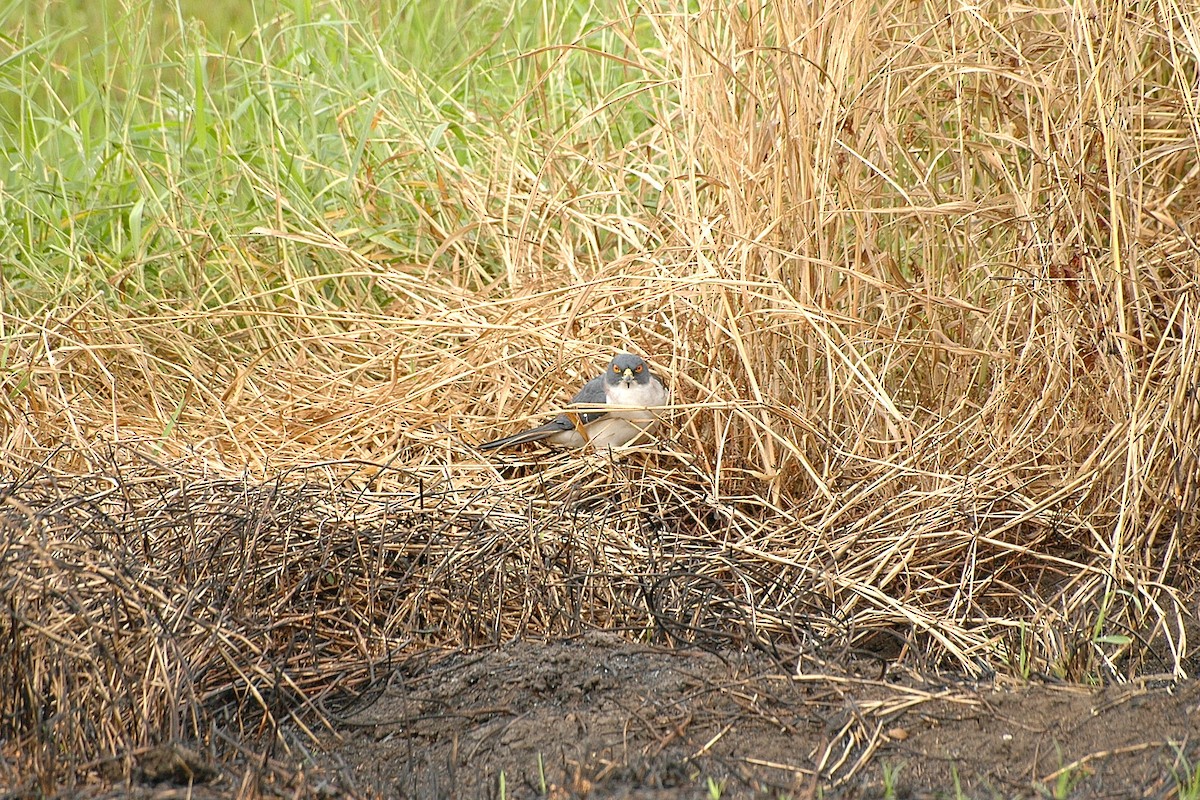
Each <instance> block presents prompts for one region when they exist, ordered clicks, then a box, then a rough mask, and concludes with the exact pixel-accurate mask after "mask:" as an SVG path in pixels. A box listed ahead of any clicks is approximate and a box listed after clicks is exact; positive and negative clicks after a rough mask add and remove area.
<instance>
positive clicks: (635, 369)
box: [633, 364, 642, 374]
mask: <svg viewBox="0 0 1200 800" xmlns="http://www.w3.org/2000/svg"><path fill="white" fill-rule="evenodd" d="M633 371H634V372H636V373H639V374H641V371H642V365H641V364H638V365H637V366H636V367H634V368H633Z"/></svg>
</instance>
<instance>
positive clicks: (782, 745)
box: [309, 633, 1200, 798]
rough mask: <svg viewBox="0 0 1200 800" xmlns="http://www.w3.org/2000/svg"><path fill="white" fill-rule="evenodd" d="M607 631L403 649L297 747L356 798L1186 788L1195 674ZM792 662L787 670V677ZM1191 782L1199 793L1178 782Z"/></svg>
mask: <svg viewBox="0 0 1200 800" xmlns="http://www.w3.org/2000/svg"><path fill="white" fill-rule="evenodd" d="M861 666H862V667H863V669H862V670H861V671H858V672H856V671H855V670H854V669H852V668H851V669H847V668H845V667H844V666H843V667H838V668H835V667H832V666H831V665H824V666H816V665H809V664H805V665H802V668H801V669H800V670H799V671H798V672H797V671H795V670H794V669H792V670H789V669H787V668H786V665H781V664H779V663H777V662H775V661H773V660H772V659H770V658H767V657H766V656H764V655H762V654H757V653H755V654H745V653H736V654H714V653H709V652H703V651H694V650H693V651H682V650H668V649H662V648H657V647H652V646H643V645H639V644H636V643H630V642H629V641H628V640H625V639H621V638H619V637H617V636H615V635H609V634H599V633H597V634H589V635H587V636H583V637H580V638H576V639H573V640H566V641H556V642H549V643H546V642H532V641H525V642H515V643H511V644H508V645H506V646H503V647H501V648H499V649H496V650H489V651H484V652H475V653H470V654H464V653H453V654H442V655H439V656H436V657H433V656H425V657H420V658H416V659H412V660H410V661H408V662H407V663H405V664H403V665H401V667H400V668H399V669H398V670H397V671H396V672H395V673H394V674H393V675H392V676H391V677H390V678H389V679H388V680H387V682H386V684H382V683H381V687H380V689H379V690H378V691H377V692H376V693H375V695H374V696H372V697H370V698H364V699H363V700H362V701H360V702H359V703H358V707H357V708H354V709H348V710H346V711H345V712H343V713H342V714H339V715H336V716H335V718H334V729H335V731H336V734H329V733H326V734H324V735H323V737H322V738H321V743H320V747H318V748H316V749H311V745H309V748H310V751H309V752H310V757H311V758H312V759H313V760H314V761H315V765H314V766H317V765H319V766H318V767H317V769H315V770H314V771H313V772H312V773H310V774H311V775H312V777H313V778H314V779H315V778H316V776H317V775H321V776H323V777H322V778H321V780H322V781H323V783H322V785H323V786H324V791H325V792H326V793H332V794H335V795H336V794H342V793H348V794H352V795H355V796H361V797H412V798H456V797H461V798H477V797H478V798H483V797H508V798H532V797H553V798H567V797H591V798H707V797H715V796H721V797H727V798H730V797H794V798H807V797H827V798H828V797H838V798H842V797H844V798H875V797H885V796H889V795H888V792H889V789H890V790H891V791H892V793H893V796H896V797H901V798H903V797H914V798H920V797H956V796H965V797H982V798H992V797H1004V798H1016V797H1113V798H1128V797H1188V796H1189V795H1188V794H1187V791H1188V789H1189V788H1191V789H1192V790H1193V791H1195V790H1196V789H1197V786H1198V784H1200V779H1198V778H1197V770H1196V767H1195V766H1193V765H1195V764H1197V763H1200V685H1198V684H1197V683H1196V682H1195V681H1190V682H1185V683H1169V682H1158V683H1148V682H1144V681H1143V682H1140V683H1132V684H1127V685H1118V686H1110V687H1106V688H1103V689H1098V690H1089V689H1087V688H1081V687H1068V686H1062V685H1050V684H1046V683H1042V684H1037V683H1034V684H1025V685H1019V686H1018V685H1016V684H1012V685H1001V684H999V683H997V682H994V681H989V682H963V681H961V680H957V681H956V680H949V679H944V678H943V679H938V678H935V677H930V676H925V677H920V676H916V675H911V674H899V673H892V674H883V673H882V670H881V668H880V666H879V664H878V663H868V662H864V663H863V664H862V665H861ZM789 673H791V674H789ZM1190 796H1196V795H1190Z"/></svg>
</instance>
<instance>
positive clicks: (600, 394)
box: [554, 375, 608, 425]
mask: <svg viewBox="0 0 1200 800" xmlns="http://www.w3.org/2000/svg"><path fill="white" fill-rule="evenodd" d="M606 402H608V390H607V388H606V387H605V385H604V376H603V375H597V376H596V377H594V378H592V379H591V380H590V381H588V382H587V383H585V384H584V385H583V388H582V389H580V390H579V391H578V392H576V393H575V396H574V397H572V398H571V401H570V405H573V406H602V405H604V404H605V403H606ZM607 413H608V412H607V411H598V410H595V409H593V410H590V411H580V412H577V413H576V414H575V416H577V417H579V421H580V422H582V423H583V424H584V425H587V424H588V423H589V422H595V421H596V420H598V419H600V418H601V417H603V416H604V415H605V414H607ZM560 419H562V420H566V419H567V416H566V414H559V415H558V416H557V417H555V418H554V421H555V422H558V421H559V420H560Z"/></svg>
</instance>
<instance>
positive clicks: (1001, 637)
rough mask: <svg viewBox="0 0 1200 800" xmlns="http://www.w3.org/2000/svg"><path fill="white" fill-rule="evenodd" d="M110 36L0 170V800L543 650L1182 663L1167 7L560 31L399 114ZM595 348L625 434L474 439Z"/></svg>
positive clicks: (376, 98)
mask: <svg viewBox="0 0 1200 800" xmlns="http://www.w3.org/2000/svg"><path fill="white" fill-rule="evenodd" d="M528 5H529V4H525V5H524V6H521V8H525V6H528ZM131 8H132V11H130V13H131V14H132V15H133V17H134V18H135V19H134V22H133V24H130V25H129V27H128V30H127V31H124V32H123V33H121V32H120V30H121V29H118V33H114V34H113V35H114V36H127V37H131V39H132V40H134V41H136V42H141V43H142V44H144V45H145V47H144V48H142V49H141V50H139V49H138V48H133V51H134V52H141V51H142V50H144V51H145V54H146V63H150V62H152V61H153V59H152V58H151V57H150V56H153V55H155V54H156V53H157V55H159V56H161V57H163V58H166V59H167V60H168V62H169V63H172V64H178V65H180V66H181V68H180V69H179V70H178V74H177V75H175V76H174V78H172V77H171V76H170V75H162V74H160V76H159V77H156V78H152V77H150V76H149V75H148V74H145V73H142V72H139V71H138V70H137V69H136V67H137V64H136V63H134V64H127V65H126V69H127V70H128V71H129V72H130V75H131V76H133V77H132V78H131V80H134V81H141V83H139V84H137V85H136V86H134V87H132V88H133V89H134V91H132V92H131V93H130V94H129V95H120V102H119V103H118V102H117V97H118V96H117V95H116V94H115V90H112V89H108V88H106V90H105V91H106V92H108V93H102V94H101V95H100V97H99V99H97V100H94V101H88V102H84V101H83V100H81V103H82V105H81V106H80V108H79V109H78V112H77V116H78V118H79V119H83V120H87V119H93V118H94V119H102V120H104V121H106V122H107V123H109V124H110V126H111V127H110V128H108V129H107V130H108V133H107V134H105V135H103V136H101V135H98V134H96V132H95V129H94V128H95V126H91V127H89V126H87V125H84V126H83V129H82V130H83V133H79V132H76V134H74V135H73V136H67V135H66V131H67V129H68V128H70V125H69V124H68V123H67V122H62V123H60V124H59V125H58V126H57V127H50V128H47V129H45V130H43V131H42V132H41V135H40V136H35V137H29V138H27V139H23V140H20V141H18V140H17V139H14V138H11V137H9V138H7V139H6V148H7V150H8V152H9V154H10V157H11V158H12V159H13V160H14V162H16V161H20V160H21V159H23V160H24V161H23V162H21V163H24V164H25V165H26V169H27V170H28V174H29V175H32V176H35V178H34V179H31V180H30V181H29V182H28V185H25V184H20V185H17V184H13V183H11V182H6V183H5V185H4V186H3V187H2V188H0V195H2V196H3V199H4V200H5V203H6V207H7V209H8V210H7V211H6V212H5V219H4V224H5V225H6V226H7V231H6V239H7V240H9V241H11V242H13V248H12V250H11V252H10V253H9V254H8V255H6V256H4V257H3V258H4V262H3V272H4V276H3V284H4V285H3V291H2V292H0V294H2V295H3V299H2V300H0V336H2V337H3V339H2V342H0V346H2V348H3V349H2V353H0V356H2V360H3V363H4V364H5V370H6V372H5V377H4V381H3V386H4V392H3V394H2V395H0V421H2V422H0V424H2V429H0V442H2V444H0V447H2V448H3V453H4V457H3V462H4V478H3V485H2V486H0V497H2V498H3V500H4V507H3V508H4V510H3V527H4V540H3V542H2V543H0V586H2V587H3V597H4V600H5V606H6V614H5V615H4V618H3V619H0V640H2V641H3V642H4V645H3V646H2V647H0V653H2V654H3V659H2V663H3V667H0V676H2V679H3V680H2V682H0V685H3V686H7V687H11V688H12V691H10V692H3V693H0V695H2V696H3V698H4V699H3V700H2V701H0V703H2V708H0V712H2V713H0V725H2V726H3V727H2V729H0V730H2V733H0V742H4V743H6V744H5V746H4V750H5V759H6V761H5V762H4V763H5V764H6V765H7V766H5V769H9V770H10V774H9V775H8V776H6V777H7V778H9V779H13V775H14V774H15V773H14V772H13V771H14V770H15V771H17V772H19V771H20V770H18V768H17V767H15V766H12V765H24V766H27V767H32V769H31V770H30V771H28V773H27V774H31V775H36V776H38V781H40V784H39V785H40V786H41V787H42V790H44V791H46V792H49V791H52V789H53V787H54V786H57V785H59V784H61V783H63V782H64V781H66V782H69V781H72V780H76V779H77V778H78V777H79V776H81V775H86V774H90V773H91V772H94V771H95V770H96V769H97V768H98V767H97V765H98V764H100V763H101V762H102V761H103V760H104V759H108V758H118V756H119V754H122V753H126V754H127V753H130V752H134V751H136V750H137V749H138V748H145V747H148V746H150V745H151V744H153V743H154V742H157V741H163V740H175V739H192V740H200V741H204V742H207V743H208V745H209V746H211V747H213V748H216V749H220V747H221V744H220V742H221V741H227V742H236V741H241V740H242V738H244V737H247V736H250V735H251V734H253V735H261V734H263V733H264V732H268V733H270V732H277V731H278V726H279V724H280V723H281V721H283V720H285V719H294V720H297V721H299V722H301V723H303V724H305V725H311V724H316V723H314V720H318V719H319V718H320V704H321V703H322V702H323V701H324V699H325V698H327V697H332V696H333V695H336V694H337V693H338V692H353V691H356V690H358V689H360V688H361V687H363V686H365V685H368V684H369V683H370V681H371V680H372V679H373V678H374V677H375V674H376V671H377V670H379V669H381V668H382V667H381V664H383V663H385V662H386V659H387V658H389V657H393V656H395V655H397V654H399V653H411V652H415V651H418V650H420V649H423V648H430V647H440V646H459V645H466V646H477V645H481V644H485V643H490V642H496V641H502V640H504V639H506V638H509V637H513V636H521V635H556V634H560V633H566V632H570V631H574V630H578V629H581V628H586V627H606V628H616V629H621V630H626V631H629V632H630V635H637V636H657V637H665V638H666V639H667V640H669V641H675V642H693V643H701V644H706V645H707V644H716V643H720V642H725V643H730V644H736V645H754V646H762V647H768V648H771V649H772V650H773V652H777V653H780V654H782V655H783V656H785V657H786V658H792V659H794V662H793V663H797V664H799V663H801V661H802V658H803V657H804V654H810V655H811V654H812V653H813V652H817V651H822V652H824V649H825V648H829V647H849V648H870V649H873V650H875V651H877V652H879V653H881V654H884V655H886V657H888V658H896V659H901V660H904V659H913V660H915V661H917V662H918V663H920V664H922V665H926V666H929V665H936V666H938V667H948V668H954V669H958V670H966V671H968V672H972V673H975V674H979V673H982V672H986V671H989V670H1000V671H1004V672H1009V673H1013V674H1016V675H1021V676H1028V675H1031V674H1034V673H1050V674H1054V675H1057V676H1060V677H1064V678H1068V679H1071V680H1080V681H1097V680H1121V679H1125V678H1127V677H1129V676H1131V675H1133V674H1145V673H1147V672H1152V673H1167V674H1170V675H1173V676H1182V675H1185V674H1188V673H1189V672H1190V671H1191V669H1192V665H1193V664H1194V652H1193V651H1194V648H1193V647H1192V645H1191V643H1190V641H1189V633H1190V632H1191V631H1193V630H1194V602H1195V588H1196V586H1195V583H1196V582H1195V578H1194V575H1195V574H1196V571H1195V567H1196V561H1195V556H1194V555H1193V553H1194V552H1195V550H1196V539H1197V531H1198V530H1200V514H1198V513H1197V504H1196V499H1197V498H1196V493H1197V476H1198V472H1200V468H1198V465H1197V455H1198V445H1197V442H1200V401H1198V399H1197V398H1198V396H1197V387H1198V386H1200V296H1198V293H1197V286H1196V275H1197V274H1198V270H1197V266H1198V264H1200V258H1198V254H1200V248H1198V247H1197V244H1196V242H1195V240H1194V238H1193V236H1192V233H1191V232H1192V231H1193V230H1194V229H1195V223H1196V220H1197V213H1198V212H1197V208H1200V197H1198V194H1200V192H1198V190H1197V188H1196V174H1197V170H1198V169H1200V167H1198V166H1197V158H1196V157H1197V153H1198V152H1200V148H1198V145H1197V141H1198V140H1200V113H1198V112H1197V109H1196V106H1195V91H1194V89H1195V80H1196V74H1197V62H1198V60H1200V43H1197V41H1196V40H1195V37H1194V35H1193V34H1192V31H1194V30H1195V28H1196V22H1197V20H1196V12H1195V11H1194V10H1192V9H1189V8H1186V7H1183V6H1180V5H1177V4H1173V3H1170V2H1157V3H1149V4H1143V5H1141V6H1138V7H1136V8H1133V7H1128V8H1126V7H1118V6H1112V5H1111V4H1101V3H1094V4H1090V5H1089V4H1087V3H1084V4H1075V5H1072V6H1061V7H1059V6H1048V7H1038V6H1021V7H1019V8H1018V7H1015V6H1010V5H1005V4H1002V3H983V4H982V5H976V6H971V7H965V6H964V7H961V8H959V7H954V8H949V9H948V8H946V7H944V6H941V5H938V4H935V3H928V2H916V3H914V2H899V0H897V2H885V3H883V4H882V5H881V4H879V3H870V2H865V0H862V1H860V0H847V2H843V3H839V4H836V5H834V6H828V7H826V6H822V5H821V4H802V3H795V4H772V5H767V6H762V7H755V8H753V9H746V8H742V9H739V10H736V11H734V10H730V9H729V8H727V7H726V6H725V5H724V4H720V3H701V7H700V8H699V10H693V11H690V12H687V13H685V12H684V11H683V10H682V8H678V9H677V8H674V7H672V6H670V5H669V4H661V5H647V6H641V7H637V8H636V9H633V10H628V9H622V8H616V7H612V8H607V7H606V8H601V9H597V8H596V7H595V6H592V5H582V4H581V5H578V6H572V7H571V8H570V10H568V11H563V12H562V13H561V14H558V15H557V16H556V13H557V12H552V11H550V10H548V9H545V8H544V9H543V11H544V12H545V15H544V20H543V21H544V22H545V25H544V30H542V31H541V33H542V35H543V36H544V37H545V39H544V41H542V42H541V43H540V44H538V45H536V46H534V45H527V44H522V45H513V48H514V49H513V50H511V51H505V50H504V49H503V48H504V47H505V46H508V45H507V41H506V40H503V39H502V38H499V37H498V38H497V39H496V40H494V41H493V42H492V47H491V49H488V48H484V49H481V50H480V51H479V53H477V54H476V57H475V59H474V60H473V61H472V62H471V65H470V68H469V69H465V70H464V71H463V72H461V77H460V79H459V80H458V81H457V82H453V81H452V82H449V83H447V84H445V85H438V86H429V85H426V84H424V83H422V81H421V80H420V79H419V76H417V75H415V74H414V73H413V71H412V70H411V68H409V67H407V66H406V65H404V64H402V63H401V62H399V61H397V60H395V59H390V58H388V56H387V54H388V53H395V52H402V51H403V48H402V46H401V43H399V42H397V40H396V38H395V37H396V36H398V35H399V33H398V32H397V29H396V28H394V27H389V26H382V27H380V26H379V25H378V24H374V25H373V24H372V23H370V22H368V21H364V20H357V19H355V17H354V11H353V10H352V9H347V8H345V7H343V6H342V5H340V4H338V3H329V4H327V5H326V6H325V9H326V11H327V12H328V13H329V14H330V15H332V17H333V18H334V19H336V20H340V22H339V23H338V24H337V25H313V24H306V23H305V21H304V20H291V19H289V18H287V17H280V18H275V19H271V20H269V21H264V22H263V23H262V24H261V27H259V28H257V29H256V33H255V34H254V36H253V37H251V38H250V39H248V40H246V41H247V42H250V43H251V44H252V46H249V45H248V47H249V49H250V50H252V51H253V52H251V53H245V52H243V53H240V54H239V55H238V56H237V57H236V58H235V57H234V55H233V54H232V53H220V52H217V53H213V52H210V51H208V50H205V49H203V48H199V49H197V48H196V46H195V43H194V42H192V40H191V39H190V38H189V36H190V35H191V34H188V33H187V32H183V33H181V34H180V38H179V39H178V41H173V42H172V43H170V45H169V46H163V48H164V49H162V50H161V51H156V50H154V47H156V46H158V45H155V44H154V43H153V42H150V41H149V40H142V39H138V38H137V37H139V36H146V34H145V32H144V31H143V30H142V28H141V27H140V26H138V25H137V24H136V18H137V17H136V15H137V9H138V6H132V7H131ZM514 8H517V6H516V5H514ZM526 10H527V9H526ZM517 18H519V17H514V19H517ZM510 21H512V20H510ZM25 33H26V34H27V40H28V41H30V42H35V37H33V36H32V34H30V33H29V32H28V31H26V32H25ZM16 41H21V39H20V38H18V39H17V40H16ZM122 41H123V40H122ZM116 43H118V44H120V43H121V42H116ZM243 44H245V42H244V43H243ZM54 46H57V45H53V44H52V43H50V42H49V41H48V40H38V41H36V42H35V43H34V44H31V46H30V47H29V48H28V49H27V50H25V51H22V54H21V56H20V58H19V59H18V63H19V64H20V65H21V66H22V69H23V70H24V71H23V73H22V74H23V75H24V76H25V78H24V80H25V81H26V83H27V88H28V87H32V89H30V90H29V91H26V92H25V93H24V99H23V100H21V101H20V105H19V106H18V108H17V110H16V112H14V113H16V114H17V115H18V116H19V118H20V120H22V121H23V124H24V125H26V127H27V128H30V129H33V130H41V129H39V128H38V127H37V126H38V125H46V124H48V123H46V120H47V119H49V120H54V119H61V118H62V117H61V113H60V112H59V111H58V110H57V109H59V108H60V107H61V104H60V103H59V102H58V101H59V100H61V97H62V96H63V95H64V93H65V92H67V91H68V88H69V87H68V88H64V87H63V86H62V85H60V84H58V83H55V81H56V80H60V77H58V76H56V75H55V74H54V73H53V71H43V70H42V69H41V67H43V66H45V65H47V64H50V63H52V62H53V61H54V59H55V57H57V56H58V52H57V51H54V50H53V49H52V47H54ZM171 48H174V49H171ZM299 53H304V54H305V61H304V65H305V66H301V65H300V62H299V61H297V60H296V59H295V58H294V57H295V56H296V55H297V54H299ZM193 57H195V58H196V59H199V60H198V61H197V62H196V63H198V64H200V66H201V68H199V69H196V70H188V69H186V68H183V67H186V66H187V65H188V64H191V63H192V60H191V59H192V58H193ZM289 70H290V71H289ZM310 70H315V71H316V74H317V75H318V76H319V77H318V78H317V79H310V78H309V77H308V76H309V74H310V72H309V71H310ZM156 74H157V73H156ZM139 76H140V77H139ZM285 79H286V80H285ZM172 80H175V81H176V83H172ZM76 89H77V90H78V87H76ZM78 92H79V96H80V97H81V98H85V99H86V98H87V97H89V96H90V95H89V94H88V92H87V91H84V90H78ZM246 92H248V93H250V94H251V95H255V96H261V97H263V98H265V100H266V102H264V103H262V104H253V103H252V104H246V103H245V102H243V96H244V94H245V93H246ZM178 97H193V98H195V102H194V103H193V104H192V105H190V106H187V107H183V108H177V107H176V106H175V105H174V103H175V102H176V100H177V98H178ZM89 102H92V103H93V104H89ZM39 104H44V107H43V106H39ZM205 109H207V111H205ZM181 113H182V114H184V120H185V121H186V123H187V124H186V125H183V126H181V125H180V124H178V123H177V122H176V121H174V116H173V115H177V114H181ZM139 120H144V121H146V125H145V126H144V127H138V126H137V125H136V124H132V123H137V122H138V121H139ZM117 122H120V123H121V124H115V123H117ZM89 131H90V132H91V134H92V135H95V136H96V138H95V139H94V140H93V139H89V138H88V136H87V135H86V134H87V133H88V132H89ZM6 136H7V135H6ZM138 137H142V138H138ZM181 141H182V142H184V143H185V144H186V146H182V145H181ZM72 147H74V148H77V150H76V151H71V149H70V148H72ZM64 151H66V152H65V154H64ZM105 154H107V156H108V158H107V160H105V159H102V158H101V156H104V155H105ZM97 159H100V162H102V165H101V166H99V167H96V166H95V165H96V164H97V163H100V162H97ZM85 165H91V166H88V169H89V170H92V171H91V172H87V173H86V175H85V173H84V166H85ZM70 170H77V171H76V172H69V171H70ZM56 185H57V186H63V185H69V186H72V187H79V188H78V191H74V190H73V191H72V192H61V191H59V192H57V193H56V192H55V191H52V190H51V189H52V187H53V186H56ZM112 198H116V199H115V200H113V199H112ZM56 204H58V205H56ZM623 349H632V350H636V351H639V352H642V353H645V354H646V355H647V356H649V357H650V359H651V361H652V364H653V365H654V367H655V368H656V369H657V370H658V371H659V373H660V374H661V375H662V376H663V377H664V378H665V379H666V380H667V382H668V383H669V384H670V385H671V386H672V388H673V404H672V406H671V408H670V409H668V410H667V412H666V416H667V423H668V424H667V425H666V426H665V427H666V430H665V432H664V437H663V439H662V440H661V441H660V442H658V443H657V444H656V445H655V446H654V447H651V448H647V449H644V450H643V451H641V452H637V453H633V454H630V455H628V456H626V457H623V458H620V459H618V460H616V461H612V460H610V459H608V458H607V457H606V456H602V455H599V454H590V455H583V456H580V455H579V454H559V455H552V456H550V455H543V454H530V455H528V456H515V457H505V458H503V459H501V460H492V459H485V458H483V457H481V455H480V454H479V453H478V452H477V451H476V450H475V449H474V447H473V444H474V443H477V442H480V441H484V440H486V439H487V438H490V437H491V436H493V435H497V434H500V433H507V432H511V431H512V430H514V429H516V428H519V427H520V426H522V425H525V424H527V423H529V422H531V421H532V420H533V419H535V418H539V417H540V416H541V415H543V414H545V413H548V412H549V411H552V410H554V409H555V407H556V403H560V402H561V401H562V399H563V398H565V397H567V396H569V395H570V394H571V393H572V391H573V390H574V388H575V387H577V386H578V385H579V383H580V382H581V381H582V380H584V379H586V378H587V377H590V375H591V374H593V373H594V372H595V371H596V370H597V369H598V368H599V367H600V365H602V364H603V363H604V362H605V361H606V360H607V359H608V357H609V356H610V355H611V354H612V352H614V351H616V350H623ZM222 736H224V737H225V739H222V738H221V737H222ZM30 743H40V745H41V748H40V749H39V748H38V747H36V746H35V747H32V749H27V748H26V746H27V745H29V744H30ZM64 749H65V750H66V751H69V752H71V753H75V754H77V755H76V756H75V757H74V759H73V760H66V761H64V760H63V759H61V758H59V757H58V756H57V754H58V753H60V752H62V751H63V750H64ZM20 753H32V754H33V755H18V754H20ZM125 757H126V758H127V756H125ZM126 766H128V765H126Z"/></svg>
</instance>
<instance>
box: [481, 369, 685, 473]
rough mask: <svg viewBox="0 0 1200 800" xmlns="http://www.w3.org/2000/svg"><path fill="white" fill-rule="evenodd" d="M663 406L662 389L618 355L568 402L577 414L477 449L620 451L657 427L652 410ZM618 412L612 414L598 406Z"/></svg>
mask: <svg viewBox="0 0 1200 800" xmlns="http://www.w3.org/2000/svg"><path fill="white" fill-rule="evenodd" d="M666 404H667V388H666V387H665V386H663V383H662V381H660V380H659V379H658V378H656V377H655V376H654V375H652V374H651V373H650V367H649V365H647V364H646V362H645V361H643V360H642V358H641V357H640V356H635V355H632V354H630V353H621V354H620V355H618V356H616V357H615V358H614V359H613V360H612V361H610V362H608V369H606V370H604V374H603V375H597V376H596V377H595V378H592V379H591V380H590V381H588V382H587V383H585V384H584V385H583V388H582V389H580V390H579V392H578V393H577V394H576V395H575V396H574V397H572V398H571V402H570V405H572V406H578V407H579V410H578V411H567V412H565V413H563V414H559V415H558V416H557V417H555V418H554V419H552V420H550V421H549V422H547V423H546V424H545V425H539V426H538V427H536V428H534V429H533V430H528V431H524V432H522V433H514V434H513V435H512V436H505V437H504V438H503V439H496V440H495V441H492V442H487V443H486V444H481V445H480V446H479V449H480V450H499V449H500V448H502V447H512V446H513V445H515V444H523V443H525V442H545V443H546V444H549V445H552V446H554V447H584V446H586V445H591V446H592V447H595V448H596V449H598V450H604V449H606V448H609V447H620V446H621V445H625V444H629V443H630V442H632V441H634V440H636V439H637V438H638V437H643V438H644V435H645V433H646V432H647V431H649V430H650V428H651V427H653V425H654V423H655V422H657V421H658V418H657V417H656V416H655V414H654V411H653V410H651V408H652V407H654V406H664V405H666ZM605 405H607V406H620V408H615V407H614V408H613V409H611V410H608V409H601V408H598V406H605Z"/></svg>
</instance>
